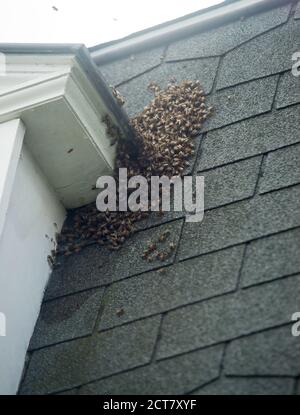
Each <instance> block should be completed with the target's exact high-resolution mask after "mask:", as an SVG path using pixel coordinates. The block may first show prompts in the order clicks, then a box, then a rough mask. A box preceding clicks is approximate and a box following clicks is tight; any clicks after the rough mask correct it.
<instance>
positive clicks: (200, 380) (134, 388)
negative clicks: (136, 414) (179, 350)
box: [80, 346, 223, 395]
mask: <svg viewBox="0 0 300 415" xmlns="http://www.w3.org/2000/svg"><path fill="white" fill-rule="evenodd" d="M222 351H223V348H222V347H221V346H216V347H211V348H208V349H206V350H200V351H197V352H193V353H189V354H186V355H183V356H179V357H176V358H174V359H170V360H165V361H163V362H158V363H156V364H154V365H149V366H146V367H143V368H140V369H135V370H132V371H130V372H125V373H122V374H120V375H116V376H114V377H111V378H108V379H104V380H100V381H99V382H95V383H91V384H89V385H87V386H84V387H83V388H82V389H81V390H80V394H83V395H110V394H111V395H123V394H124V395H130V394H132V395H136V394H137V395H140V394H146V395H147V394H155V395H168V394H185V393H188V392H189V391H190V390H193V389H195V388H197V387H199V386H201V385H203V384H205V383H207V382H209V381H211V380H213V379H215V378H217V377H218V374H219V366H220V361H221V358H222ZM208 362H211V363H208Z"/></svg>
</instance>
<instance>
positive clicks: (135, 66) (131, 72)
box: [99, 48, 164, 86]
mask: <svg viewBox="0 0 300 415" xmlns="http://www.w3.org/2000/svg"><path fill="white" fill-rule="evenodd" d="M163 53H164V48H157V49H153V50H151V51H146V52H140V53H138V54H136V55H131V56H128V57H125V58H123V59H119V60H118V61H117V62H113V63H107V64H104V65H101V66H100V67H99V69H100V71H101V72H102V74H103V75H104V77H105V78H106V80H107V81H108V82H109V83H110V84H112V85H114V86H118V85H119V84H121V83H122V82H125V81H128V80H129V79H131V78H134V77H135V76H137V75H140V74H142V73H143V72H146V71H149V70H150V69H152V68H154V67H155V66H158V65H159V64H160V62H161V60H162V58H163Z"/></svg>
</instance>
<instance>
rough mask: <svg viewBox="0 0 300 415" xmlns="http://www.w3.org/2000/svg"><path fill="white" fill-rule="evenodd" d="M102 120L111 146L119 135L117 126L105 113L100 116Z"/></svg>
mask: <svg viewBox="0 0 300 415" xmlns="http://www.w3.org/2000/svg"><path fill="white" fill-rule="evenodd" d="M102 121H103V122H104V124H105V125H106V133H107V135H108V137H109V139H110V145H111V146H113V145H114V144H115V143H116V142H117V141H118V139H119V137H120V129H119V127H118V126H117V125H116V124H115V123H114V122H113V121H112V119H111V117H110V116H109V115H108V114H106V115H104V117H103V118H102Z"/></svg>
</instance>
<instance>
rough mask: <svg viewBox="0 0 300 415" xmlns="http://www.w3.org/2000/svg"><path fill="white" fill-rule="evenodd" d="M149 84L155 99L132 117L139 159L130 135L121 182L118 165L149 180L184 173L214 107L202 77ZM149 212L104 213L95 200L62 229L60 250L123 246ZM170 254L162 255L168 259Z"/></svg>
mask: <svg viewBox="0 0 300 415" xmlns="http://www.w3.org/2000/svg"><path fill="white" fill-rule="evenodd" d="M148 88H149V89H150V90H151V91H152V92H153V93H154V98H153V99H152V101H151V102H150V103H149V104H148V105H147V106H146V107H145V108H144V110H143V111H142V112H141V113H139V114H138V115H136V116H135V117H133V118H132V119H131V120H130V123H131V125H132V127H133V128H134V130H135V132H136V137H137V139H136V141H137V142H136V145H137V146H138V156H137V157H136V158H134V159H133V158H132V156H130V153H129V151H128V148H127V146H126V142H125V140H118V145H117V146H118V147H117V158H116V171H115V177H116V181H117V182H118V169H119V168H121V167H126V168H127V169H128V170H127V172H128V178H130V177H132V176H135V175H142V176H144V177H145V178H147V180H148V181H149V182H150V179H151V176H153V175H155V176H161V175H166V176H168V177H172V176H177V175H182V174H183V173H184V170H185V169H186V168H187V167H188V165H189V158H190V157H191V156H192V154H193V153H194V151H195V150H194V143H193V138H194V137H196V136H197V135H199V133H200V131H201V128H202V125H203V123H204V121H205V120H206V119H207V117H208V116H210V114H211V113H212V110H213V109H212V107H208V108H207V106H206V104H205V95H204V91H203V89H202V87H201V85H200V82H199V81H182V82H180V83H178V84H176V83H174V81H173V83H170V84H169V86H168V87H167V88H166V89H165V90H161V89H160V88H159V86H158V85H157V84H155V83H153V82H152V83H151V84H150V85H149V87H148ZM117 184H118V183H117ZM157 203H158V204H159V203H160V201H157ZM148 215H149V213H148V212H142V211H139V212H131V211H128V212H99V211H98V210H97V208H96V206H95V204H91V205H88V206H86V207H83V208H80V209H77V210H76V212H75V215H74V217H73V221H72V223H71V224H69V225H68V226H64V228H63V230H62V233H61V234H60V235H58V236H57V242H58V248H57V253H56V254H57V255H61V254H62V255H65V256H67V255H71V254H72V253H76V252H79V251H80V250H81V249H82V248H83V247H84V246H86V245H89V244H91V243H97V244H99V245H101V246H102V245H106V246H107V247H109V248H110V249H112V250H117V249H119V248H120V247H121V245H122V244H123V243H124V242H125V240H126V239H127V238H128V237H129V235H130V234H132V232H133V231H134V223H135V222H137V221H140V220H141V219H143V218H145V217H147V216H148ZM164 237H165V236H164ZM148 248H149V247H148ZM152 248H153V247H150V251H149V249H148V250H147V253H146V254H145V253H144V254H143V257H144V259H146V260H149V258H152V256H153V255H150V254H151V253H154V251H155V249H154V248H153V249H152ZM169 248H170V249H169V251H170V252H171V251H172V250H174V248H175V247H174V246H173V244H172V243H171V244H170V247H169ZM148 251H149V252H148ZM157 255H159V253H158V254H156V256H157ZM168 255H169V254H166V255H160V256H159V258H158V257H157V258H158V259H159V260H164V259H165V257H167V256H168Z"/></svg>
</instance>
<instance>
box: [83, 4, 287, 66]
mask: <svg viewBox="0 0 300 415" xmlns="http://www.w3.org/2000/svg"><path fill="white" fill-rule="evenodd" d="M289 3H291V0H240V1H235V2H230V3H229V4H228V2H226V3H221V4H220V5H217V6H214V7H211V8H209V9H207V10H205V11H201V13H199V12H196V13H192V14H189V15H186V16H184V17H183V18H179V19H175V20H171V21H169V22H167V23H164V24H161V25H157V26H154V27H152V28H149V29H146V30H144V31H141V32H137V33H134V34H132V35H129V36H126V37H124V38H122V39H119V40H116V41H113V42H109V43H104V44H101V45H97V46H94V47H92V48H89V50H90V53H91V56H92V58H93V59H94V61H95V63H96V64H98V65H99V64H102V63H107V62H110V61H113V60H116V59H119V58H121V57H124V56H126V55H130V54H133V53H137V52H140V51H142V50H145V49H151V48H153V47H155V46H161V45H162V44H166V43H169V42H173V41H175V40H177V39H179V38H183V37H187V36H191V35H193V34H195V33H199V32H201V31H204V30H205V29H208V28H209V29H211V28H213V27H216V26H219V25H222V24H224V23H227V22H230V21H232V20H235V19H237V18H239V17H242V16H245V15H249V14H255V13H258V12H262V11H264V10H268V9H273V8H275V7H279V6H281V5H284V4H289Z"/></svg>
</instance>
